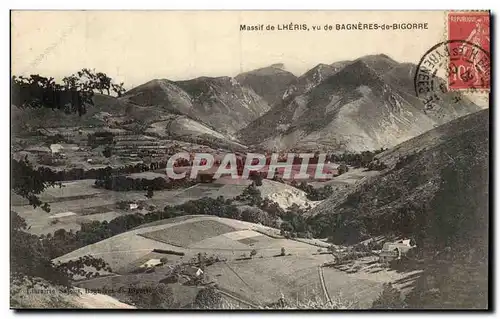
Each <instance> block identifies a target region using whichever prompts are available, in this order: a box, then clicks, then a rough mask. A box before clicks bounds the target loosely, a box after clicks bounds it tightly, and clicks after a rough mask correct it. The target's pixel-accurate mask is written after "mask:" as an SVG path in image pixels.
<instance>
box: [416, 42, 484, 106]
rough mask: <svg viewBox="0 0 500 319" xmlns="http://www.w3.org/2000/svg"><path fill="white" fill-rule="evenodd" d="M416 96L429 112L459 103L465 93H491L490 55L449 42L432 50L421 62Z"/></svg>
mask: <svg viewBox="0 0 500 319" xmlns="http://www.w3.org/2000/svg"><path fill="white" fill-rule="evenodd" d="M414 85H415V93H416V95H417V97H419V98H420V99H422V101H423V103H424V106H425V109H426V110H432V109H435V108H436V107H438V106H440V105H443V104H447V103H458V102H460V101H461V99H462V94H461V92H463V91H478V90H488V89H489V86H490V54H489V52H487V51H486V50H484V49H483V48H481V47H480V46H478V45H476V44H474V43H471V42H467V41H463V40H448V41H445V42H441V43H438V44H436V45H435V46H433V47H432V48H430V49H429V50H428V51H427V52H426V53H425V54H424V55H423V56H422V59H420V62H419V63H418V66H417V70H416V72H415V78H414Z"/></svg>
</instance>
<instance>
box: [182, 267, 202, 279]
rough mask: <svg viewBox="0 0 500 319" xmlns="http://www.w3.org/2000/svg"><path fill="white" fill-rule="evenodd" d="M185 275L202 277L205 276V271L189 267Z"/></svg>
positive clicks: (185, 270)
mask: <svg viewBox="0 0 500 319" xmlns="http://www.w3.org/2000/svg"><path fill="white" fill-rule="evenodd" d="M183 273H185V274H186V275H188V276H190V277H200V276H201V275H203V270H201V269H200V268H198V267H188V268H186V269H184V271H183Z"/></svg>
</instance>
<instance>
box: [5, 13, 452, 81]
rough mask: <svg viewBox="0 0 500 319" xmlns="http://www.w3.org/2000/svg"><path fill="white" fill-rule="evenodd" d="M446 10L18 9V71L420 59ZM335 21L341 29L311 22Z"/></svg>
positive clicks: (203, 71)
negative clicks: (405, 26)
mask: <svg viewBox="0 0 500 319" xmlns="http://www.w3.org/2000/svg"><path fill="white" fill-rule="evenodd" d="M402 22H405V23H407V22H410V23H428V29H427V30H399V31H394V30H385V31H383V30H377V31H374V30H372V31H370V30H365V31H359V30H350V31H337V30H335V25H336V24H342V23H350V24H358V23H362V24H365V23H366V24H367V23H387V24H393V23H402ZM290 23H294V24H300V25H301V24H307V25H308V26H309V28H310V31H277V30H275V31H240V24H252V25H260V24H263V25H264V28H265V26H266V25H267V24H272V25H278V24H279V25H284V24H288V25H289V24H290ZM445 23H446V15H445V12H443V11H423V12H410V11H407V12H403V11H389V12H384V11H371V12H370V11H358V12H356V11H355V12H346V11H305V12H304V11H286V12H276V11H274V12H273V11H247V12H239V11H209V12H200V11H191V12H189V11H184V12H182V11H135V12H134V11H52V12H51V11H33V12H31V11H17V12H13V13H12V22H11V24H12V72H13V74H15V75H29V74H33V73H38V74H40V75H44V76H53V77H56V79H61V78H62V77H63V76H65V75H68V74H71V73H74V72H76V71H77V70H79V69H81V68H83V67H89V68H95V69H96V70H98V71H103V72H105V73H107V74H108V75H109V76H111V77H112V78H114V79H116V80H117V81H124V82H125V84H126V88H131V87H133V86H136V85H139V84H142V83H144V82H147V81H149V80H151V79H154V78H168V79H171V80H183V79H191V78H195V77H198V76H235V75H237V74H238V73H241V72H246V71H250V70H252V69H256V68H259V67H264V66H268V65H271V64H274V63H284V65H285V68H286V69H287V70H288V71H290V72H292V73H294V74H295V75H300V74H303V73H304V72H306V71H307V70H309V69H310V68H312V67H314V66H315V65H317V64H318V63H328V64H330V63H333V62H336V61H341V60H352V59H356V58H358V57H361V56H364V55H367V54H379V53H384V54H387V55H389V56H390V57H391V58H393V59H395V60H396V61H398V62H412V63H415V64H416V63H418V62H419V60H420V58H421V57H422V55H423V54H424V53H425V52H426V51H427V50H428V49H430V48H431V47H432V46H433V45H435V44H436V43H438V42H441V41H444V40H446V28H445ZM326 24H330V25H333V28H334V30H332V31H324V30H321V31H313V30H311V27H312V26H313V25H318V26H320V27H321V28H323V27H324V26H325V25H326Z"/></svg>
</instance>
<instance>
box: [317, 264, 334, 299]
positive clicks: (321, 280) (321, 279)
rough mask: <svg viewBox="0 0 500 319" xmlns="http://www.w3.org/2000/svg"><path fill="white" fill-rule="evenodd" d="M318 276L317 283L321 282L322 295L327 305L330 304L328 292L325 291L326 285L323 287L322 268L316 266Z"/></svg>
mask: <svg viewBox="0 0 500 319" xmlns="http://www.w3.org/2000/svg"><path fill="white" fill-rule="evenodd" d="M318 274H319V281H320V282H321V289H323V294H324V295H325V298H326V301H327V302H328V303H329V304H332V299H331V298H330V295H329V294H328V290H326V285H325V278H324V276H323V266H321V265H320V266H318Z"/></svg>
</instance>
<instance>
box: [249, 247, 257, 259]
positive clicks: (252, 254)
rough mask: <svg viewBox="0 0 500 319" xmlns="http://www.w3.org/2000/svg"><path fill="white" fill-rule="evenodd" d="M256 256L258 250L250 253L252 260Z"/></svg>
mask: <svg viewBox="0 0 500 319" xmlns="http://www.w3.org/2000/svg"><path fill="white" fill-rule="evenodd" d="M255 255H257V250H255V249H252V251H251V252H250V258H252V257H253V256H255Z"/></svg>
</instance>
